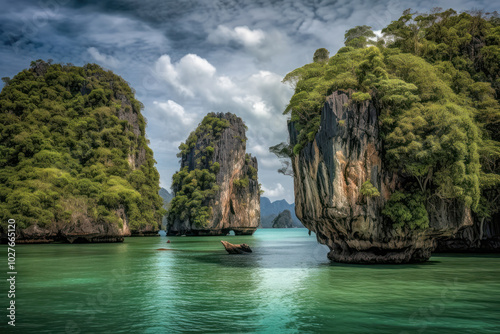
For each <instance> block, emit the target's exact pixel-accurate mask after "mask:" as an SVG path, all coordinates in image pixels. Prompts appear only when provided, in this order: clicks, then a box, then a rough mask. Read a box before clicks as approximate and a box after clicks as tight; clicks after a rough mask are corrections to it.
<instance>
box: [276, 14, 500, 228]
mask: <svg viewBox="0 0 500 334" xmlns="http://www.w3.org/2000/svg"><path fill="white" fill-rule="evenodd" d="M382 33H383V35H384V37H383V38H382V39H379V40H374V33H373V32H372V31H371V28H370V27H367V26H361V27H356V28H353V29H350V30H348V31H347V32H346V35H345V44H346V46H345V47H343V48H341V49H340V50H339V51H338V52H337V54H336V55H334V56H333V57H331V58H329V59H328V60H326V61H325V60H324V57H318V55H317V54H315V56H314V59H313V62H312V63H310V64H307V65H305V66H303V67H301V68H298V69H296V70H294V71H292V72H291V73H289V74H287V75H286V77H285V78H284V80H283V81H284V82H287V83H290V84H291V85H292V86H293V87H294V88H295V93H294V95H293V97H292V98H291V100H290V103H289V104H288V106H287V107H286V109H285V111H284V114H290V115H291V121H292V122H294V125H295V128H296V129H297V130H298V131H299V136H298V143H297V144H296V145H295V147H293V148H291V147H290V148H289V149H286V146H283V145H281V146H278V145H277V146H274V147H272V151H276V150H277V149H278V148H280V150H279V153H280V154H281V153H283V152H286V150H288V151H290V153H291V155H294V154H299V152H300V151H301V150H302V148H303V147H304V145H306V144H307V143H308V142H310V141H312V140H314V138H315V136H316V133H317V131H318V128H319V123H320V119H321V108H322V107H323V104H324V102H325V97H326V96H327V95H329V94H331V93H332V92H333V91H336V90H349V89H352V90H354V91H355V93H354V94H353V95H352V103H363V102H364V101H366V100H373V101H374V103H376V105H377V107H378V108H377V109H378V110H379V112H380V115H379V121H380V131H381V136H382V140H383V143H384V158H385V163H386V166H388V167H389V168H391V169H393V170H395V171H398V172H399V173H400V175H402V176H403V177H405V178H406V179H407V180H408V182H406V184H405V189H404V192H398V193H395V194H393V195H392V197H391V199H390V200H389V202H388V204H387V205H386V207H385V210H384V214H386V215H387V216H388V217H389V218H390V219H391V220H392V221H393V222H394V224H395V225H400V226H401V225H409V226H411V227H413V228H419V227H420V228H425V227H426V226H427V225H428V218H427V214H426V212H425V208H426V201H427V200H428V199H429V198H431V197H432V196H437V197H439V198H441V199H450V200H451V199H458V200H462V201H464V202H465V204H466V205H468V206H470V207H471V208H472V209H473V210H475V212H476V214H477V215H479V216H481V217H489V216H491V215H492V214H493V213H494V212H495V211H496V210H498V208H499V207H500V202H499V197H500V195H499V194H500V192H499V186H500V175H499V174H500V143H499V141H500V134H499V126H500V107H499V98H500V71H499V66H500V18H499V17H498V15H497V13H492V14H489V13H488V14H484V13H482V12H479V11H477V12H467V13H460V14H459V13H456V12H455V11H453V10H452V9H449V10H446V11H442V10H441V9H435V10H433V12H432V13H430V14H421V13H414V12H412V11H411V10H406V11H405V12H404V13H403V15H402V16H401V18H400V19H399V20H397V21H393V22H392V23H391V24H389V25H388V26H387V27H386V28H384V29H383V30H382ZM319 53H320V54H321V55H325V54H326V52H325V51H320V52H319ZM283 148H285V150H283ZM275 153H276V152H275Z"/></svg>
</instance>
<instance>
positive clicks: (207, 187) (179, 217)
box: [167, 113, 260, 235]
mask: <svg viewBox="0 0 500 334" xmlns="http://www.w3.org/2000/svg"><path fill="white" fill-rule="evenodd" d="M245 130H246V126H245V125H244V124H243V121H242V120H241V119H240V118H239V117H237V116H235V115H233V114H231V113H226V114H223V113H218V114H215V113H210V114H208V115H207V116H206V117H205V118H204V120H203V121H202V123H200V125H199V126H198V128H197V130H196V131H194V132H193V133H191V135H190V136H189V138H188V140H187V141H186V144H182V145H181V153H180V154H179V156H180V157H181V170H180V171H179V172H178V173H176V175H174V177H173V180H174V182H173V186H172V189H173V191H174V194H175V197H174V199H173V200H172V202H171V208H170V210H169V215H168V226H167V234H168V235H184V234H185V235H226V234H228V233H229V232H230V231H231V230H233V231H234V232H235V234H237V235H240V234H253V232H255V230H256V229H257V227H258V226H259V224H260V205H259V203H260V194H259V183H258V181H257V168H258V167H257V159H256V158H255V157H251V155H250V154H247V153H246V136H245ZM176 180H177V181H176ZM187 182H190V183H189V184H188V183H187ZM193 203H195V204H193ZM193 212H195V214H193Z"/></svg>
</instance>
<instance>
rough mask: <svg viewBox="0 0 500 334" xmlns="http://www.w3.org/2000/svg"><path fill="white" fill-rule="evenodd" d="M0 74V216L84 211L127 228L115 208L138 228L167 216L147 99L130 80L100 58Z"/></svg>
mask: <svg viewBox="0 0 500 334" xmlns="http://www.w3.org/2000/svg"><path fill="white" fill-rule="evenodd" d="M4 82H6V85H5V87H4V88H3V90H2V92H1V93H0V111H1V113H0V219H1V220H2V223H6V222H7V219H9V218H13V219H15V220H16V222H17V224H18V226H19V227H21V228H25V227H28V226H30V225H32V224H38V225H39V226H41V227H45V226H48V225H50V224H54V223H68V222H69V221H70V220H71V217H72V215H77V214H82V215H86V216H88V217H90V218H91V219H92V220H94V221H100V222H107V223H113V224H118V226H122V225H123V220H122V219H121V218H120V216H119V215H118V214H117V210H119V209H122V210H125V214H126V217H127V218H128V221H129V228H130V229H131V230H132V231H133V230H135V229H140V228H141V227H145V226H146V225H148V224H149V225H154V224H157V223H158V222H160V221H161V215H162V213H163V212H162V209H161V206H162V200H161V198H160V197H159V195H158V191H159V174H158V172H157V170H156V168H155V167H154V163H155V161H154V159H153V152H152V151H151V149H150V148H149V147H148V141H147V139H146V137H145V126H146V121H145V119H144V117H143V116H142V115H141V112H140V111H141V109H142V107H143V106H142V104H141V103H140V102H139V101H137V100H136V99H135V98H134V92H133V91H132V89H131V88H130V87H129V85H128V84H127V83H126V82H125V80H123V79H122V78H120V77H119V76H117V75H115V74H113V73H112V72H111V71H105V70H103V69H102V68H101V67H99V66H98V65H95V64H87V65H85V66H83V67H77V66H73V65H71V64H66V65H62V64H51V62H50V61H49V62H44V61H41V60H38V61H36V62H32V64H31V68H30V69H27V70H24V71H22V72H20V73H19V74H17V75H16V76H15V77H14V78H13V79H9V78H4ZM120 115H121V117H119V116H120ZM126 118H130V119H133V121H132V122H129V120H128V119H126Z"/></svg>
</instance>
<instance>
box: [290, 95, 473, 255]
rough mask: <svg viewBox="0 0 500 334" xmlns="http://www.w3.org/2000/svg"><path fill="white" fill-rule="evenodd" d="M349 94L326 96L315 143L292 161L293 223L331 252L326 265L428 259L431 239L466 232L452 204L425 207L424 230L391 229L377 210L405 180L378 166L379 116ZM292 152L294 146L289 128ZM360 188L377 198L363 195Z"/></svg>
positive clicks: (459, 208)
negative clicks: (365, 186) (331, 262)
mask: <svg viewBox="0 0 500 334" xmlns="http://www.w3.org/2000/svg"><path fill="white" fill-rule="evenodd" d="M352 94H353V92H351V91H335V92H333V94H332V95H330V96H328V97H327V99H326V102H325V104H324V107H323V109H322V113H321V124H320V128H319V131H318V132H317V134H316V136H315V138H314V140H313V141H312V142H309V143H308V144H306V145H305V146H304V148H303V149H302V150H301V151H300V153H299V154H298V155H295V156H293V157H292V163H293V170H294V187H295V205H296V214H297V217H298V218H299V219H300V220H301V221H302V223H303V224H304V225H305V226H306V227H307V228H308V229H310V230H312V231H314V232H315V233H316V235H317V238H318V241H319V242H320V243H322V244H325V245H327V246H328V247H329V248H330V250H331V251H330V252H329V254H328V257H329V258H330V259H331V260H334V261H338V262H346V263H406V262H419V261H425V260H427V259H429V257H430V255H431V251H432V250H433V249H434V247H435V238H436V237H445V236H450V237H451V236H453V235H455V234H456V233H457V232H458V231H459V230H460V229H461V228H463V227H465V226H467V225H471V224H472V219H471V213H470V210H469V209H468V208H466V207H465V206H464V205H463V204H462V203H460V202H458V201H453V200H450V201H447V202H445V201H442V200H439V199H434V200H432V201H431V202H430V203H429V205H428V207H427V211H428V215H429V228H426V229H410V228H409V227H406V226H405V227H402V228H395V227H394V226H393V225H392V223H391V222H389V221H388V219H386V218H385V216H383V215H382V209H383V207H384V205H385V203H386V202H387V201H388V200H389V197H390V195H391V193H394V192H395V191H396V190H399V189H400V188H402V184H404V182H405V180H404V179H403V178H402V177H400V176H398V174H396V173H390V172H388V169H387V168H385V166H384V162H383V159H382V152H383V147H382V140H381V138H380V136H379V124H378V111H377V108H376V105H375V103H374V102H373V101H372V100H367V101H364V102H355V101H353V100H352ZM289 134H290V142H291V145H295V144H296V143H297V140H298V138H297V135H298V133H297V131H296V129H295V127H294V123H293V122H290V123H289ZM366 181H370V182H371V185H373V187H374V188H375V189H376V190H377V191H376V192H378V193H379V194H380V195H379V196H368V195H366V196H365V195H363V194H362V192H361V188H362V187H363V184H364V183H365V182H366Z"/></svg>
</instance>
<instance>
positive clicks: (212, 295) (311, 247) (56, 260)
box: [0, 229, 500, 334]
mask: <svg viewBox="0 0 500 334" xmlns="http://www.w3.org/2000/svg"><path fill="white" fill-rule="evenodd" d="M167 239H170V240H171V241H172V242H171V243H168V244H167V243H166V241H167ZM223 239H224V240H228V241H230V242H232V243H242V242H245V243H247V244H249V245H250V246H251V247H252V248H253V250H254V252H253V253H252V254H248V255H228V254H226V252H225V250H224V248H223V246H222V245H221V244H220V242H219V241H220V240H221V237H198V238H196V237H168V238H167V237H157V238H155V237H143V238H127V239H126V240H125V242H124V243H121V244H82V245H66V244H52V245H18V246H16V250H17V260H16V261H17V268H18V275H17V282H16V283H17V291H16V311H17V313H16V328H15V330H13V329H12V328H11V327H7V326H6V322H7V320H5V319H6V317H5V315H4V314H6V312H5V311H4V314H2V318H3V319H4V320H2V324H1V325H0V331H1V332H2V333H10V332H12V333H185V332H193V333H194V332H199V333H273V334H274V333H401V334H407V333H500V319H499V318H500V256H498V255H436V256H433V257H432V258H431V261H429V262H427V263H424V264H418V265H381V266H380V265H379V266H362V265H341V264H330V263H329V262H328V260H327V259H326V252H327V249H325V247H324V246H320V245H318V244H317V243H316V238H315V237H314V235H313V236H308V234H307V230H306V229H288V230H271V229H267V230H258V231H257V232H256V233H255V235H254V236H227V237H224V238H223ZM2 248H3V249H2V254H3V256H4V257H5V258H6V250H7V249H6V247H5V248H4V247H2ZM158 248H168V249H170V250H164V251H159V250H157V249H158ZM5 262H6V261H5ZM5 262H4V263H5ZM5 272H6V270H5V271H4V275H5ZM3 281H4V283H3V285H1V287H2V289H3V290H2V292H1V294H2V298H3V299H2V305H7V302H8V301H7V298H6V293H4V291H5V292H6V291H7V290H8V289H7V285H6V284H5V280H3ZM2 309H4V310H5V308H4V307H3V306H2Z"/></svg>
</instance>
